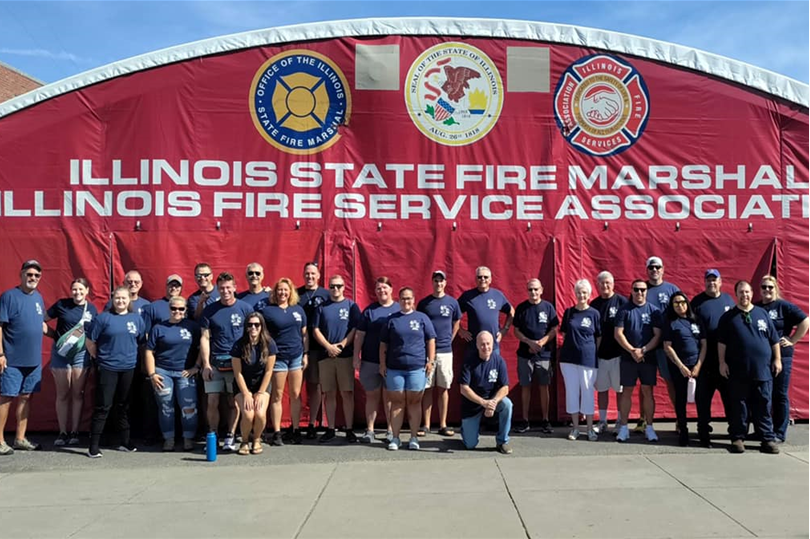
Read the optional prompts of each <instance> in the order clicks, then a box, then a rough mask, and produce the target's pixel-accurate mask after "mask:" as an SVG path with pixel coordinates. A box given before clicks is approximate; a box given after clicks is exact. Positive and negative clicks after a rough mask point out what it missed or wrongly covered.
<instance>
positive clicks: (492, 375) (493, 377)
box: [489, 369, 498, 382]
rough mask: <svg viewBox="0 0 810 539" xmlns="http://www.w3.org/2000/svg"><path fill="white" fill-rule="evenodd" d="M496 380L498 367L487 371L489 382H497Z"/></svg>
mask: <svg viewBox="0 0 810 539" xmlns="http://www.w3.org/2000/svg"><path fill="white" fill-rule="evenodd" d="M497 381H498V369H491V370H490V371H489V382H497Z"/></svg>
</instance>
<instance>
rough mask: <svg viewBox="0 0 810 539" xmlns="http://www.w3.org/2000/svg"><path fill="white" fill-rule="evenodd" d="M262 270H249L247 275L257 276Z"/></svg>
mask: <svg viewBox="0 0 810 539" xmlns="http://www.w3.org/2000/svg"><path fill="white" fill-rule="evenodd" d="M261 274H262V272H260V271H249V272H247V275H248V277H259V276H261Z"/></svg>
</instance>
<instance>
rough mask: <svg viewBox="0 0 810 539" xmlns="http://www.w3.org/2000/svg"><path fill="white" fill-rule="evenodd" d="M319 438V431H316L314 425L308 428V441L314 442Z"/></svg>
mask: <svg viewBox="0 0 810 539" xmlns="http://www.w3.org/2000/svg"><path fill="white" fill-rule="evenodd" d="M317 437H318V431H317V430H315V425H313V424H312V423H310V424H309V426H308V427H307V440H314V439H315V438H317Z"/></svg>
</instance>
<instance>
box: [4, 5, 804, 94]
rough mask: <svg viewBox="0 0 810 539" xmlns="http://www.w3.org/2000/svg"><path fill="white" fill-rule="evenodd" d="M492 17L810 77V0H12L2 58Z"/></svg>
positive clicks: (74, 55)
mask: <svg viewBox="0 0 810 539" xmlns="http://www.w3.org/2000/svg"><path fill="white" fill-rule="evenodd" d="M406 16H428V17H430V16H433V17H486V18H507V19H524V20H534V21H543V22H558V23H565V24H573V25H579V26H589V27H594V28H601V29H606V30H614V31H618V32H624V33H629V34H635V35H640V36H645V37H651V38H654V39H659V40H663V41H669V42H673V43H678V44H680V45H685V46H688V47H694V48H696V49H701V50H704V51H708V52H713V53H715V54H720V55H723V56H728V57H730V58H734V59H737V60H742V61H744V62H747V63H750V64H753V65H756V66H758V67H762V68H765V69H769V70H771V71H775V72H777V73H780V74H783V75H787V76H789V77H792V78H795V79H797V80H799V81H802V82H804V83H807V82H808V41H809V39H808V17H809V16H810V14H809V13H808V2H806V1H804V2H739V1H738V2H666V1H661V2H657V1H643V2H641V1H637V2H630V1H625V2H618V1H613V2H551V1H550V2H540V1H536V2H528V1H526V2H511V1H503V2H495V1H489V2H475V1H469V0H468V1H448V0H444V1H438V2H418V1H415V2H388V1H382V0H378V1H375V2H342V1H329V2H297V1H289V0H288V1H284V2H275V1H266V2H225V1H207V2H192V1H187V2H186V1H174V2H158V1H141V2H71V1H63V2H36V1H34V2H4V1H0V61H2V62H5V63H6V64H9V65H11V66H13V67H15V68H17V69H19V70H20V71H23V72H25V73H27V74H29V75H31V76H33V77H35V78H38V79H40V80H42V81H43V82H46V83H48V82H55V81H57V80H60V79H63V78H65V77H68V76H71V75H76V74H78V73H81V72H83V71H87V70H89V69H92V68H95V67H99V66H102V65H105V64H108V63H111V62H115V61H118V60H122V59H125V58H129V57H131V56H136V55H138V54H143V53H147V52H151V51H154V50H158V49H161V48H165V47H170V46H174V45H180V44H183V43H188V42H191V41H197V40H199V39H205V38H209V37H215V36H220V35H226V34H232V33H236V32H243V31H248V30H256V29H260V28H269V27H274V26H282V25H287V24H296V23H305V22H316V21H324V20H337V19H347V18H367V17H406Z"/></svg>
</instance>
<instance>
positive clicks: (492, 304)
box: [487, 299, 498, 309]
mask: <svg viewBox="0 0 810 539" xmlns="http://www.w3.org/2000/svg"><path fill="white" fill-rule="evenodd" d="M497 306H498V305H497V304H496V303H495V300H494V299H488V300H487V307H489V308H490V309H495V308H496V307H497Z"/></svg>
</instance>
